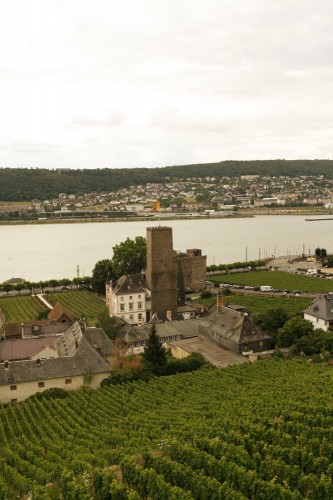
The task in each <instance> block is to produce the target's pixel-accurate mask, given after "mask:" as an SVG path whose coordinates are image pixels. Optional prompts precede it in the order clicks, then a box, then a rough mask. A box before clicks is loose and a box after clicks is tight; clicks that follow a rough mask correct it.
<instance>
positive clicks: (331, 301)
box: [303, 295, 333, 321]
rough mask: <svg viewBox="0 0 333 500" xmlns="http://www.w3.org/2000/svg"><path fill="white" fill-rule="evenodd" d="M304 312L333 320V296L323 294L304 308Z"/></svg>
mask: <svg viewBox="0 0 333 500" xmlns="http://www.w3.org/2000/svg"><path fill="white" fill-rule="evenodd" d="M303 312H304V314H308V315H309V316H313V317H315V318H319V319H324V320H326V321H332V320H333V297H330V296H328V295H321V296H320V297H319V298H318V299H316V300H314V301H313V302H312V304H311V305H310V306H309V307H307V308H306V309H304V311H303Z"/></svg>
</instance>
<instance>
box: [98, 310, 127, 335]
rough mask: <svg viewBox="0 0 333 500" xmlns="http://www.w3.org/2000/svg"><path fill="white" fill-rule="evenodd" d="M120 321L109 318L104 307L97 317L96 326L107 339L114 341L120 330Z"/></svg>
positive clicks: (115, 318)
mask: <svg viewBox="0 0 333 500" xmlns="http://www.w3.org/2000/svg"><path fill="white" fill-rule="evenodd" d="M121 325H122V323H121V321H120V320H119V318H117V317H115V316H113V317H110V315H109V311H108V309H107V308H106V307H105V309H104V311H103V312H101V313H100V314H99V315H98V319H97V323H96V326H97V327H99V328H103V330H104V332H105V333H106V335H107V336H108V337H109V339H112V340H113V339H115V338H116V336H117V333H118V332H119V330H120V328H121Z"/></svg>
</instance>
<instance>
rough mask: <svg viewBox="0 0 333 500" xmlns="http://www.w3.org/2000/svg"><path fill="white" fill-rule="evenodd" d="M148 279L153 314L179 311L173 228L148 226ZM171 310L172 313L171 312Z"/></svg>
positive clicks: (162, 316)
mask: <svg viewBox="0 0 333 500" xmlns="http://www.w3.org/2000/svg"><path fill="white" fill-rule="evenodd" d="M146 236H147V270H146V281H147V286H148V288H149V289H150V291H151V315H152V317H153V315H154V313H157V316H158V318H159V319H165V318H166V317H169V319H170V313H171V317H172V318H173V319H174V318H175V317H176V313H177V273H176V266H175V261H174V252H173V243H172V228H171V227H148V228H147V235H146ZM169 311H170V313H169Z"/></svg>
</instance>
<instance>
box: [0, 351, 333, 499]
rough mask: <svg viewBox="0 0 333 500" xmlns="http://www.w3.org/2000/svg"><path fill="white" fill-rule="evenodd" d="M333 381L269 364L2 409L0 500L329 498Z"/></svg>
mask: <svg viewBox="0 0 333 500" xmlns="http://www.w3.org/2000/svg"><path fill="white" fill-rule="evenodd" d="M9 369H10V368H9ZM332 382H333V369H332V367H331V366H324V365H316V364H310V363H307V362H306V361H305V360H303V361H302V360H297V359H295V360H292V361H285V360H281V359H271V360H267V361H261V362H257V363H246V364H243V365H239V366H231V367H229V368H226V369H222V370H218V369H214V368H209V367H208V368H205V369H201V370H199V371H197V372H192V373H190V374H182V375H175V376H171V377H162V378H154V379H152V380H150V381H149V382H147V383H146V382H132V383H128V384H121V385H118V386H110V387H104V388H103V389H100V390H97V391H91V390H89V389H88V388H86V389H83V390H81V391H78V392H73V393H71V394H70V395H68V397H66V398H65V399H46V398H44V399H39V398H37V397H36V396H34V397H32V398H31V399H30V400H27V401H26V402H24V403H21V404H17V405H9V406H7V407H1V408H0V464H1V467H0V499H11V498H31V499H32V500H37V499H38V500H42V499H43V500H47V499H55V498H66V499H80V500H89V499H92V498H95V499H100V500H102V499H105V500H106V499H111V498H118V499H126V498H129V499H132V500H135V499H136V500H137V499H140V498H141V499H146V498H151V499H156V500H172V499H174V500H176V499H177V500H182V499H187V500H190V499H193V498H194V499H198V500H199V499H200V500H201V499H219V498H221V499H233V500H241V499H244V500H245V499H246V498H248V499H249V498H252V499H256V500H260V499H267V500H273V499H275V500H279V499H284V500H301V499H302V498H307V499H322V500H324V499H327V500H331V499H332V498H333V484H332V478H333V443H332V426H333V393H332ZM38 396H39V397H40V396H41V394H39V395H38Z"/></svg>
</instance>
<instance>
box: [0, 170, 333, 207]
mask: <svg viewBox="0 0 333 500" xmlns="http://www.w3.org/2000/svg"><path fill="white" fill-rule="evenodd" d="M251 174H252V175H256V174H257V175H273V176H277V175H289V176H293V177H297V176H300V175H305V176H309V175H324V176H325V178H328V179H333V160H265V161H260V160H256V161H222V162H219V163H199V164H195V165H178V166H168V167H160V168H131V169H128V168H103V169H82V170H80V169H78V170H71V169H69V170H65V169H64V170H62V169H59V170H47V169H39V168H34V169H31V168H0V200H2V201H28V200H32V199H34V198H37V199H43V200H45V199H50V198H51V199H52V198H56V197H58V195H59V193H67V194H75V195H80V194H84V193H89V192H92V191H96V192H102V191H117V190H118V189H121V188H126V187H128V186H130V185H138V184H146V183H147V182H166V180H168V181H172V180H173V181H175V180H179V179H181V178H186V177H206V176H209V177H218V178H219V177H222V176H230V177H236V176H239V175H251ZM166 178H167V179H166Z"/></svg>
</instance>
